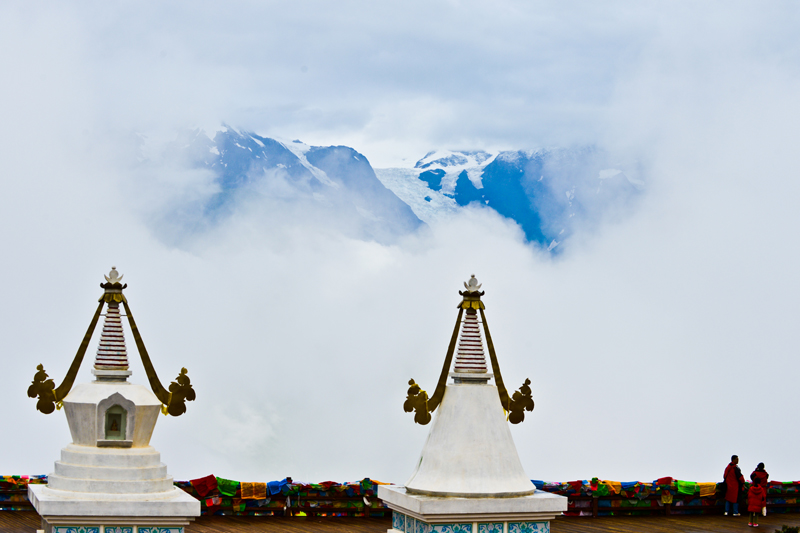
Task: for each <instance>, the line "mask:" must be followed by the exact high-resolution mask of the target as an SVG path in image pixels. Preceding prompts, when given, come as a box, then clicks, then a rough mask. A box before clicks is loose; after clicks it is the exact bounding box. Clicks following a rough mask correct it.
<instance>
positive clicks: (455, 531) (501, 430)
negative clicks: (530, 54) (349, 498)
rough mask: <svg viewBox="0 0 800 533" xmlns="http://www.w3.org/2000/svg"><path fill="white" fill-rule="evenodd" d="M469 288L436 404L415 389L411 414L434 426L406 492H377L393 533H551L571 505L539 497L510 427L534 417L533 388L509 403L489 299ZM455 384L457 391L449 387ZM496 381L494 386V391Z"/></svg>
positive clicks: (471, 282)
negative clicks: (389, 514)
mask: <svg viewBox="0 0 800 533" xmlns="http://www.w3.org/2000/svg"><path fill="white" fill-rule="evenodd" d="M464 286H465V287H466V289H467V290H466V291H463V292H461V291H459V294H460V295H461V296H462V301H461V302H460V303H459V306H458V308H459V312H458V319H457V320H456V325H455V329H454V331H453V335H452V337H451V339H450V345H449V347H448V350H447V355H446V356H445V361H444V366H443V368H442V373H441V375H440V377H439V382H438V384H437V386H436V390H435V391H434V394H433V396H431V397H430V398H429V397H428V394H427V393H426V392H425V391H424V390H422V389H421V387H420V386H419V385H418V384H417V383H416V382H415V381H414V380H413V379H412V380H410V381H409V385H410V387H409V389H408V397H407V398H406V402H405V404H404V409H405V410H406V411H407V412H412V411H414V412H415V416H414V420H415V422H417V423H419V424H423V425H424V424H427V423H429V422H430V421H431V419H432V420H433V425H432V427H431V430H430V432H429V434H428V439H427V441H426V442H425V446H424V447H423V449H422V453H421V455H420V459H419V461H418V462H417V467H416V469H415V470H414V473H413V474H412V475H411V477H410V478H409V480H408V481H407V482H406V484H405V486H404V487H395V486H387V485H381V486H380V487H379V488H378V496H379V497H380V498H381V499H382V500H383V501H384V502H385V503H386V504H387V505H388V506H389V508H391V509H392V511H393V517H392V529H390V530H389V532H390V533H397V532H398V531H399V532H403V533H419V532H424V533H436V532H448V533H528V532H539V533H543V532H548V531H549V530H550V525H549V521H550V520H551V519H553V518H555V517H556V516H557V515H559V514H561V513H562V512H563V511H566V510H567V498H565V497H563V496H558V495H554V494H550V493H546V492H537V491H536V489H535V487H534V485H533V483H532V482H531V481H530V478H529V477H528V476H527V475H526V474H525V470H524V469H523V467H522V463H521V462H520V460H519V455H518V454H517V449H516V446H515V445H514V440H513V438H512V436H511V431H510V429H509V426H508V424H509V422H510V423H513V424H516V423H519V422H522V421H523V420H524V418H525V411H529V412H530V411H532V410H533V407H534V404H533V398H532V397H531V389H530V387H529V385H530V380H525V382H524V384H523V385H522V386H521V387H520V389H519V390H518V391H516V392H514V393H513V394H512V395H510V396H509V394H508V391H507V390H506V388H505V385H504V383H503V378H502V376H501V374H500V367H499V365H498V362H497V355H496V354H495V351H494V344H493V342H492V337H491V334H490V333H489V327H488V324H487V322H486V315H485V313H484V309H485V306H484V303H483V301H481V296H483V295H484V292H483V291H481V290H480V288H481V285H480V284H479V283H478V280H477V279H476V278H475V276H474V275H473V276H472V278H471V279H470V280H469V282H467V283H465V284H464ZM465 315H466V316H465ZM459 333H460V335H459ZM484 337H485V346H486V348H487V349H488V352H489V360H490V363H491V369H492V372H491V373H489V371H488V365H487V361H486V356H485V352H484ZM456 344H458V350H457V352H456ZM454 354H455V355H456V357H455V365H453V356H454ZM453 366H454V368H453V372H450V369H451V367H453ZM448 377H452V378H453V383H450V384H448V383H447V380H448ZM492 379H494V382H495V384H490V383H489V381H491V380H492ZM433 411H436V413H435V417H433V418H432V417H431V412H433Z"/></svg>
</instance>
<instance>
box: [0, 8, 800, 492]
mask: <svg viewBox="0 0 800 533" xmlns="http://www.w3.org/2000/svg"><path fill="white" fill-rule="evenodd" d="M798 15H799V14H798V7H797V6H796V4H794V3H789V2H770V3H755V2H749V3H746V2H730V1H726V2H704V3H702V4H698V3H696V2H685V3H680V2H662V3H659V2H635V3H634V2H630V3H612V2H604V3H602V4H600V3H597V2H585V3H576V2H564V1H557V2H531V1H524V2H504V1H497V0H495V1H493V2H466V1H465V2H460V1H449V2H439V1H434V0H426V1H424V2H422V1H420V2H413V1H405V2H391V3H387V2H345V1H338V2H321V1H320V2H288V3H278V2H226V3H225V4H224V5H219V6H217V5H213V6H212V5H211V4H209V3H198V2H177V1H176V2H169V3H158V2H152V3H149V4H146V3H142V2H127V3H125V2H123V3H116V4H109V3H102V2H95V3H89V2H86V3H77V2H73V3H70V4H69V5H66V3H55V2H53V3H50V4H41V3H38V4H31V3H29V2H4V3H2V5H0V69H1V70H0V71H1V72H2V77H3V83H2V84H0V179H2V193H0V225H2V228H3V230H2V232H0V247H1V249H2V254H0V274H2V279H3V280H4V281H3V282H2V283H0V340H1V342H2V346H1V347H0V350H1V352H0V353H2V357H3V366H2V368H3V372H2V376H3V387H2V389H0V400H2V405H3V406H4V408H3V410H2V415H0V417H2V420H3V434H4V438H3V439H2V442H0V472H1V473H2V474H44V473H48V472H51V471H52V464H53V461H54V460H56V459H57V458H58V456H59V449H60V448H61V447H63V446H64V445H66V444H67V443H68V442H69V432H68V429H67V423H66V420H65V419H64V415H63V411H61V412H57V413H55V414H53V415H50V416H43V415H41V414H39V413H38V412H36V410H35V401H34V400H30V399H28V398H26V396H25V390H26V388H27V386H28V384H29V383H30V380H31V379H32V377H33V374H34V372H35V367H36V365H37V364H38V363H43V364H44V365H45V368H46V369H47V371H48V372H49V374H50V375H51V376H52V377H53V378H54V379H55V380H56V382H60V381H61V379H62V378H63V376H64V374H65V373H66V370H67V368H68V366H69V364H70V362H71V360H72V357H73V356H74V354H75V351H76V350H77V348H78V345H79V343H80V340H81V338H82V336H83V333H84V332H85V329H86V327H87V325H88V323H89V320H90V319H91V316H92V313H93V311H94V308H95V306H96V301H97V298H98V297H99V296H100V294H101V292H102V290H101V289H100V288H99V286H98V284H99V283H100V282H101V281H103V279H102V275H103V274H104V273H107V272H108V270H109V268H110V266H111V265H116V266H117V268H118V269H119V270H120V272H122V273H123V274H124V275H125V281H127V282H128V283H129V288H128V289H126V294H127V296H128V299H129V301H130V304H131V307H132V310H133V312H134V314H135V316H136V319H137V324H138V325H139V327H140V329H141V332H142V335H143V337H144V341H145V343H146V344H147V346H148V349H149V352H150V355H151V357H152V359H153V361H154V363H155V366H156V369H157V370H158V372H159V374H160V377H161V380H162V382H168V381H170V380H172V379H174V378H175V376H176V375H177V373H178V371H179V370H180V367H181V366H186V367H187V368H188V369H189V375H190V377H191V378H192V381H193V384H194V386H195V389H196V391H197V401H196V402H194V403H192V404H189V405H188V411H187V413H186V414H185V415H184V416H181V417H179V418H177V419H176V418H172V417H168V418H167V417H162V418H160V420H159V423H158V426H157V427H156V431H155V435H154V437H153V440H152V444H153V445H154V446H156V447H157V448H158V449H159V450H160V451H161V452H162V459H163V460H164V462H165V463H166V464H167V465H168V466H169V470H170V472H171V474H172V475H173V476H175V477H176V478H177V479H189V478H194V477H200V476H203V475H207V474H209V473H214V474H216V475H219V476H222V477H229V478H234V479H239V480H242V481H264V480H271V479H278V478H283V477H284V476H287V475H289V476H293V477H294V478H295V479H298V480H306V481H322V480H327V479H332V480H339V481H344V480H351V479H357V478H362V477H365V476H370V477H373V478H375V479H379V480H382V481H391V482H396V483H403V482H404V481H405V480H406V479H407V477H408V476H409V475H410V474H411V472H412V470H413V466H414V464H415V462H416V460H417V458H418V454H419V452H420V450H421V448H422V445H423V442H424V440H425V437H426V435H427V431H428V428H427V427H421V426H418V425H415V424H414V423H413V420H412V418H413V417H412V416H409V415H407V414H405V413H403V412H402V403H403V400H404V398H405V392H406V388H407V385H406V382H407V380H408V379H409V378H411V377H413V378H414V379H416V380H417V382H419V383H420V384H421V385H422V386H423V387H424V388H427V389H428V390H429V391H431V390H432V389H433V388H434V387H435V383H436V379H437V377H438V373H439V370H440V368H441V362H442V360H443V357H444V354H445V351H446V348H447V342H448V340H449V336H450V333H451V331H452V327H453V322H454V320H455V317H456V309H455V306H456V303H457V302H458V301H459V296H458V294H457V291H458V289H459V288H460V287H461V283H462V282H463V281H465V280H466V279H468V278H469V275H470V274H472V273H474V274H476V275H477V276H478V278H479V280H480V281H481V282H483V283H484V289H485V290H486V296H485V297H484V301H485V302H486V306H487V318H488V320H489V323H490V325H491V328H492V336H493V338H494V340H495V344H496V347H497V350H498V356H499V360H500V365H501V368H502V369H503V376H504V379H505V381H506V383H507V384H509V385H513V386H514V387H518V386H519V385H520V384H521V383H522V382H523V380H524V379H525V378H526V377H530V379H531V381H532V385H531V387H532V389H533V395H534V399H535V400H536V410H535V411H534V412H533V413H532V414H530V415H528V416H526V420H525V422H524V423H523V424H521V425H519V426H513V427H512V434H513V435H514V438H515V440H516V443H517V447H518V449H519V453H520V457H521V459H522V461H523V464H524V466H525V468H526V471H527V473H528V474H529V476H530V477H531V478H537V479H549V480H572V479H585V478H590V477H593V476H599V477H601V478H605V479H612V480H623V481H627V480H652V479H654V478H656V477H660V476H674V477H678V478H681V479H688V480H695V481H718V480H720V479H721V476H722V470H723V469H724V467H725V464H726V463H727V459H728V458H729V456H730V455H731V454H732V453H738V454H739V455H740V457H741V459H742V466H743V467H744V469H745V470H748V471H749V469H752V468H753V467H754V466H755V464H756V463H758V462H759V461H764V462H765V463H766V466H767V470H768V471H769V472H770V473H771V475H772V478H773V479H779V480H794V479H798V478H800V459H798V457H797V454H796V452H795V450H794V448H795V446H794V443H795V442H797V440H798V439H800V428H798V425H797V424H796V423H795V420H794V419H795V409H794V405H795V403H796V396H797V375H798V372H800V361H798V357H797V355H798V342H800V328H798V321H800V283H798V276H797V270H798V259H800V253H799V251H798V242H799V241H798V237H800V235H798V233H799V232H800V214H798V209H797V205H798V200H800V181H799V180H798V175H800V158H798V157H797V151H798V140H799V138H798V124H800V103H799V100H798V96H797V95H798V94H800V83H798V82H800V69H799V68H798V67H800V48H799V47H798V45H799V44H800V38H798V36H797V28H798V27H799V24H800V20H798V18H800V17H799V16H798ZM223 122H224V123H228V124H231V125H232V126H235V127H238V128H242V129H248V130H252V131H255V132H257V133H259V134H261V135H265V136H279V137H282V138H288V139H294V138H299V139H301V140H303V141H304V142H306V143H309V144H317V145H329V144H337V145H338V144H342V145H347V146H351V147H353V148H355V149H356V150H358V151H359V152H361V153H363V154H364V155H366V156H367V158H368V159H369V160H370V161H371V163H372V164H373V166H375V167H390V166H402V165H407V166H410V165H413V163H414V162H415V161H416V160H417V159H419V158H420V157H422V156H423V155H424V154H425V153H426V152H427V151H429V150H431V149H435V148H443V149H489V150H491V149H498V148H503V149H505V148H513V149H532V148H537V147H549V146H566V147H569V146H577V145H586V144H592V145H596V146H599V147H602V148H604V149H606V150H609V151H610V152H612V153H616V154H619V155H620V157H625V158H633V159H635V160H637V161H639V162H640V163H641V165H642V168H643V169H644V171H643V174H642V178H643V181H644V182H645V187H644V197H643V199H642V201H641V203H640V204H639V206H638V208H637V210H636V211H635V212H633V213H624V214H614V213H612V214H610V215H609V217H608V218H607V220H605V221H603V222H602V223H600V224H598V225H596V226H594V227H591V228H583V229H582V230H581V231H579V232H577V233H576V234H575V235H574V236H573V238H572V240H571V241H570V242H569V243H568V244H567V245H565V247H564V251H563V252H562V253H561V254H560V255H559V256H558V257H555V258H554V257H551V256H550V255H549V254H547V253H546V252H544V251H542V250H541V249H539V248H538V247H537V246H535V245H532V244H529V243H526V242H525V240H524V236H523V234H522V232H521V230H520V229H519V228H518V227H516V226H515V225H514V224H513V223H512V222H510V221H508V220H504V219H502V218H501V217H499V216H497V215H493V214H492V212H490V211H488V210H467V211H465V212H464V213H462V214H461V215H460V216H457V217H454V218H452V219H450V220H448V221H445V222H443V223H441V224H437V225H435V226H431V227H428V228H424V229H423V230H421V231H420V232H418V233H416V234H413V235H409V236H406V237H405V238H403V239H402V240H400V241H399V242H398V243H395V244H392V245H381V244H377V243H374V242H365V241H360V240H357V239H354V238H351V237H347V236H346V235H343V234H341V233H337V231H335V229H331V228H330V227H327V226H326V225H325V224H324V223H320V222H318V221H315V220H314V219H313V217H309V218H308V219H305V218H303V217H302V214H300V215H298V213H296V212H291V213H286V216H284V217H282V218H281V217H277V218H276V217H275V216H274V213H273V214H272V216H270V217H269V218H268V219H265V218H264V214H263V213H259V211H258V208H257V206H250V207H248V208H243V209H242V210H241V211H240V212H238V213H237V215H236V216H234V217H232V218H231V219H230V220H227V221H225V222H224V223H223V224H221V225H220V226H219V227H218V228H216V229H215V231H213V232H209V233H208V234H205V235H203V236H202V238H200V239H198V240H197V241H196V243H195V244H194V245H193V246H192V247H191V248H181V247H175V246H173V245H170V244H167V243H165V242H164V241H163V240H162V239H160V238H159V236H158V232H157V231H156V230H157V228H156V230H154V228H153V220H152V219H150V218H148V217H149V215H148V213H149V211H148V210H147V206H148V205H151V204H152V203H153V202H159V201H161V202H164V201H167V200H169V199H170V198H173V197H176V196H180V195H181V194H190V193H191V191H192V190H193V187H199V186H200V185H197V184H196V183H195V181H194V180H195V179H196V178H197V176H196V175H194V174H192V173H187V172H183V171H181V169H176V168H173V167H169V166H166V165H165V166H164V167H163V168H155V169H152V170H151V173H152V174H153V175H154V176H155V177H154V178H153V179H150V180H143V179H141V175H140V174H137V173H136V172H133V171H131V168H132V163H133V162H134V161H136V158H137V153H136V152H135V150H134V148H133V147H134V146H135V141H136V139H137V138H144V139H145V140H146V142H159V141H165V140H170V139H174V138H175V136H176V135H177V133H178V132H179V131H180V130H182V129H184V128H187V127H200V128H203V129H205V130H206V131H209V132H213V131H214V130H215V129H216V128H218V127H219V126H220V124H221V123H223ZM154 183H158V184H159V185H158V186H155V185H154ZM187 191H188V192H187ZM279 214H280V213H279ZM265 220H268V222H269V223H265ZM128 341H129V348H131V354H132V361H133V367H132V368H133V371H134V375H133V376H132V378H131V379H132V381H135V382H138V383H142V384H144V383H146V378H145V376H144V372H143V370H142V368H141V363H140V362H139V361H138V357H136V356H135V350H133V349H132V348H133V343H132V339H131V338H130V335H129V336H128ZM95 342H96V340H95V341H93V345H92V347H91V348H90V355H89V356H87V361H86V362H85V363H84V368H83V369H82V371H81V379H82V380H86V381H88V380H89V379H90V378H91V376H90V374H89V368H90V366H91V357H93V352H94V350H95V347H96V344H95Z"/></svg>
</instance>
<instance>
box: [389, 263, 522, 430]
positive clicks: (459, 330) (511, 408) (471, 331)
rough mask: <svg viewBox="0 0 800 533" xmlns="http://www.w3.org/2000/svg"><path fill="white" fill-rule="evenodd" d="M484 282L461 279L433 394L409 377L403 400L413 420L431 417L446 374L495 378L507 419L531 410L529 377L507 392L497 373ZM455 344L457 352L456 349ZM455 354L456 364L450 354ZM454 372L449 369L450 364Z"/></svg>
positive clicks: (474, 380) (473, 379) (466, 380)
mask: <svg viewBox="0 0 800 533" xmlns="http://www.w3.org/2000/svg"><path fill="white" fill-rule="evenodd" d="M482 286H483V284H481V283H478V280H477V278H476V277H475V274H473V275H472V276H471V277H470V279H469V281H466V282H464V288H465V289H466V290H465V291H458V293H459V294H460V295H461V297H462V300H461V302H459V304H458V318H457V319H456V325H455V328H454V330H453V335H452V337H451V339H450V346H449V348H448V349H447V355H446V356H445V360H444V365H443V367H442V373H441V375H440V376H439V382H438V383H437V385H436V390H434V392H433V395H432V396H430V397H429V396H428V393H427V392H426V391H424V390H422V388H421V387H420V386H419V385H418V384H417V383H416V382H415V381H414V380H413V379H412V380H409V382H408V384H409V388H408V396H407V397H406V401H405V403H404V404H403V409H404V410H405V411H406V412H409V413H410V412H412V411H414V413H415V414H414V421H415V422H417V423H418V424H423V425H424V424H427V423H428V422H430V421H431V413H432V412H433V411H434V410H436V408H437V407H438V406H439V404H440V403H441V402H442V399H443V397H444V393H445V388H446V387H447V377H448V375H449V376H450V377H452V378H453V380H454V381H455V383H456V384H476V385H477V384H486V383H487V382H488V381H489V380H490V379H492V378H494V382H495V385H496V388H497V393H498V396H499V399H500V405H502V406H503V409H504V410H505V411H506V412H507V413H508V421H509V422H511V423H512V424H518V423H520V422H522V420H523V419H524V418H525V413H524V411H532V410H533V407H534V404H533V398H532V397H531V389H530V387H529V385H530V380H525V382H524V383H523V384H522V386H521V387H520V389H519V390H518V391H515V392H514V393H513V394H510V395H509V393H508V390H507V389H506V386H505V384H504V383H503V377H502V376H501V375H500V365H499V364H498V362H497V354H496V353H495V351H494V344H493V343H492V336H491V334H490V333H489V325H488V324H487V323H486V314H485V312H484V310H485V309H486V306H485V305H484V303H483V301H481V296H483V295H484V294H485V292H484V291H482V290H480V289H481V287H482ZM483 336H485V337H486V348H487V349H488V352H489V359H490V362H491V365H492V372H491V373H490V372H488V364H487V361H486V354H485V353H484V341H483ZM456 344H458V352H457V353H456ZM454 355H455V359H456V360H455V365H453V356H454ZM451 367H454V368H453V372H452V373H451V372H450V368H451Z"/></svg>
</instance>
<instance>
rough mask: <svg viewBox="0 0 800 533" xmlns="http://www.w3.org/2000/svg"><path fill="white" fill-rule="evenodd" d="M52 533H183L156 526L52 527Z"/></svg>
mask: <svg viewBox="0 0 800 533" xmlns="http://www.w3.org/2000/svg"><path fill="white" fill-rule="evenodd" d="M52 533H183V528H182V527H157V526H53V532H52Z"/></svg>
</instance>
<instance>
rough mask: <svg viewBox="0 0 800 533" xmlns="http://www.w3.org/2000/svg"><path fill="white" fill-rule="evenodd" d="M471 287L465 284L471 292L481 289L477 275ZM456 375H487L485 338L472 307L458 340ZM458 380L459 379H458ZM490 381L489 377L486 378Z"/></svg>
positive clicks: (462, 325) (472, 280)
mask: <svg viewBox="0 0 800 533" xmlns="http://www.w3.org/2000/svg"><path fill="white" fill-rule="evenodd" d="M470 283H472V285H469V284H467V283H464V286H465V287H467V291H468V292H469V290H470V287H472V288H474V289H475V290H476V291H477V289H478V288H480V285H478V280H477V279H475V274H473V275H472V278H471V279H470ZM453 370H454V373H455V374H461V373H475V374H486V373H487V368H486V355H485V354H484V352H483V336H482V335H481V328H480V325H479V322H478V312H477V311H476V310H475V309H472V308H471V307H470V308H469V309H467V316H466V318H465V319H464V321H463V322H462V323H461V336H460V338H459V339H458V353H457V354H456V364H455V368H454V369H453ZM456 379H459V378H458V377H456ZM486 379H488V376H487V377H486Z"/></svg>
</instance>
